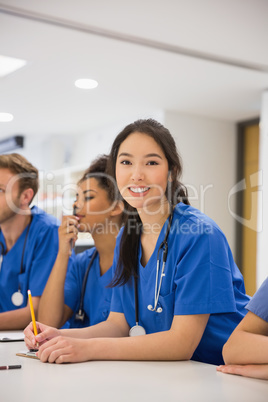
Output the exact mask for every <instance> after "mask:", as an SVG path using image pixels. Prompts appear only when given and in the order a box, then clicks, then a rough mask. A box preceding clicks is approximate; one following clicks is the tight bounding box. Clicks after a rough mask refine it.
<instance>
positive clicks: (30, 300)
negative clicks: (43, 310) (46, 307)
mask: <svg viewBox="0 0 268 402" xmlns="http://www.w3.org/2000/svg"><path fill="white" fill-rule="evenodd" d="M28 298H29V304H30V310H31V316H32V322H33V330H34V335H35V336H36V335H37V334H38V333H37V328H36V321H35V315H34V308H33V300H32V294H31V291H30V290H28Z"/></svg>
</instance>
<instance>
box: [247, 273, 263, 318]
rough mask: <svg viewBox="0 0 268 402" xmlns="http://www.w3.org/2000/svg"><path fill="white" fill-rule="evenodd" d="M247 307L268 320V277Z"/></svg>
mask: <svg viewBox="0 0 268 402" xmlns="http://www.w3.org/2000/svg"><path fill="white" fill-rule="evenodd" d="M246 309H247V310H249V311H251V312H252V313H254V314H256V315H257V316H258V317H260V318H262V319H263V320H264V321H266V322H268V278H266V279H265V281H264V282H263V284H262V285H261V287H260V288H259V290H258V291H257V292H256V293H255V295H254V296H253V297H252V299H251V301H250V302H249V303H248V305H247V306H246Z"/></svg>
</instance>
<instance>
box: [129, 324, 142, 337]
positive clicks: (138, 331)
mask: <svg viewBox="0 0 268 402" xmlns="http://www.w3.org/2000/svg"><path fill="white" fill-rule="evenodd" d="M140 335H146V331H145V329H144V328H143V327H142V326H141V325H134V327H132V328H130V330H129V336H140Z"/></svg>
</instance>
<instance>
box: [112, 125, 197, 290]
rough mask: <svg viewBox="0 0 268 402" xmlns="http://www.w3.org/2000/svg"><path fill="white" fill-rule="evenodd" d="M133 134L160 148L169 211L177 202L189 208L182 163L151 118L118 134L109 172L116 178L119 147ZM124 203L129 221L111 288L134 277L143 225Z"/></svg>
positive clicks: (168, 137) (172, 143)
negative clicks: (166, 172) (165, 166)
mask: <svg viewBox="0 0 268 402" xmlns="http://www.w3.org/2000/svg"><path fill="white" fill-rule="evenodd" d="M134 132H138V133H141V134H145V135H148V136H150V137H152V138H153V139H154V140H155V142H156V143H157V144H158V145H159V146H160V147H161V149H162V150H163V152H164V154H165V156H166V158H167V161H168V168H169V174H170V175H171V179H172V180H171V181H170V182H169V181H168V186H167V189H166V197H167V199H168V202H169V204H170V206H171V208H173V207H174V206H175V205H176V204H177V203H178V202H183V203H184V204H188V205H189V204H190V203H189V200H188V193H187V189H186V187H185V186H184V185H183V184H182V183H181V182H180V181H179V178H180V176H181V174H182V162H181V157H180V155H179V154H178V151H177V147H176V143H175V141H174V138H173V137H172V135H171V134H170V132H169V130H168V129H167V128H165V127H164V126H163V125H162V124H160V123H159V122H157V121H155V120H153V119H147V120H137V121H135V122H134V123H132V124H129V125H128V126H126V127H125V128H124V129H123V130H122V131H121V133H119V134H118V135H117V137H116V138H115V140H114V143H113V145H112V148H111V152H110V155H109V159H108V165H107V169H108V173H109V174H110V175H111V176H112V177H113V178H114V179H116V177H115V169H116V160H117V155H118V151H119V147H120V145H121V144H122V142H123V141H124V140H125V139H126V138H127V137H128V136H129V135H130V134H132V133H134ZM123 202H124V207H125V211H126V213H127V215H128V218H127V220H126V222H125V226H124V229H123V233H122V238H121V243H120V253H119V258H118V262H117V269H116V272H115V276H114V278H113V280H112V282H111V286H120V285H124V284H125V283H127V282H128V280H129V279H130V278H131V276H136V275H137V273H136V272H137V255H138V246H139V238H140V233H141V229H142V222H141V219H140V217H139V215H138V213H137V210H136V209H135V208H133V207H132V206H130V205H129V204H128V203H127V202H126V201H125V200H123Z"/></svg>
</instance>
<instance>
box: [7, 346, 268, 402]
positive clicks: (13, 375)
mask: <svg viewBox="0 0 268 402" xmlns="http://www.w3.org/2000/svg"><path fill="white" fill-rule="evenodd" d="M26 349H27V348H26V347H25V345H24V342H10V343H0V365H1V366H2V365H11V364H21V365H22V368H21V369H18V370H3V371H0V400H1V402H15V401H18V402H19V401H20V400H23V401H27V402H53V401H57V402H58V401H64V402H69V401H70V402H71V401H72V402H75V401H76V400H77V401H79V402H83V401H92V402H111V401H115V402H140V401H146V402H147V401H149V402H173V401H180V402H193V401H198V402H200V401H201V402H202V401H206V402H239V401H241V402H253V401H254V402H267V401H268V381H264V380H256V379H251V378H244V377H239V376H233V375H228V374H223V373H219V372H217V371H216V367H215V366H213V365H209V364H203V363H197V362H192V361H187V362H122V361H115V362H109V361H93V362H86V363H77V364H64V365H57V364H48V363H41V362H40V361H39V360H34V359H29V358H25V357H19V356H16V353H17V352H19V351H21V350H26Z"/></svg>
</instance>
